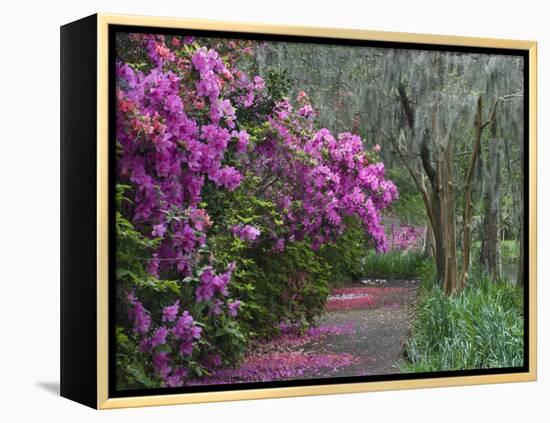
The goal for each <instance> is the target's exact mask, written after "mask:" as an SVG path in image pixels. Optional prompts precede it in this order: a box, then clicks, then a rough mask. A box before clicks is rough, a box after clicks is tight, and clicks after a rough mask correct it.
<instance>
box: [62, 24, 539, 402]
mask: <svg viewBox="0 0 550 423" xmlns="http://www.w3.org/2000/svg"><path fill="white" fill-rule="evenodd" d="M69 25H72V24H69ZM95 25H96V35H97V51H96V52H95V54H96V64H97V69H96V77H97V80H96V86H97V90H96V119H95V125H96V137H97V142H96V147H95V148H96V151H95V154H96V157H97V160H96V174H95V183H96V185H97V189H96V192H95V195H96V197H95V202H96V206H97V209H96V212H95V219H96V220H95V228H96V244H95V245H96V249H95V259H96V260H95V272H96V274H95V277H96V285H95V295H96V299H97V301H96V303H95V305H96V310H95V313H94V316H93V317H94V318H95V319H96V333H95V335H96V342H95V344H96V348H97V351H96V354H95V359H96V362H95V363H94V364H95V370H96V381H97V384H96V388H97V389H96V396H95V404H93V401H92V400H89V401H82V400H80V402H85V403H88V405H91V406H94V405H95V408H98V409H113V408H122V407H141V406H153V405H170V404H188V403H204V402H215V401H234V400H248V399H263V398H280V397H293V396H308V395H325V394H345V393H354V392H371V391H386V390H400V389H418V388H434V387H446V386H463V385H477V384H493V383H505V382H527V381H535V380H536V378H537V367H536V363H537V326H536V325H537V319H536V314H537V311H536V310H537V295H536V289H537V284H536V278H537V150H536V149H537V43H536V42H534V41H517V40H504V39H490V38H476V37H459V36H448V35H429V34H411V33H401V32H382V31H368V30H361V29H336V28H316V27H306V26H288V25H265V24H253V23H238V22H225V21H211V20H198V19H179V18H163V17H145V16H129V15H128V16H126V15H115V14H97V15H95ZM111 25H117V26H140V27H151V28H177V29H191V30H215V31H227V32H238V33H250V34H269V35H282V36H301V37H312V38H315V37H325V38H334V39H348V40H368V41H382V42H384V41H386V42H401V43H409V44H430V45H438V46H462V47H482V48H493V49H517V50H522V51H525V52H527V53H528V62H529V75H528V80H529V86H528V94H529V113H528V116H529V121H528V122H526V126H528V130H529V157H528V169H529V191H528V199H529V205H528V206H529V207H528V210H529V215H528V221H529V235H528V239H529V246H528V248H529V266H528V274H529V280H528V292H529V303H528V304H527V305H526V307H528V310H529V321H528V323H529V327H528V329H529V330H528V335H529V338H528V353H529V356H528V363H529V369H528V371H526V372H519V373H505V374H486V375H475V376H451V377H436V378H435V377H434V378H423V379H407V380H392V381H373V382H361V383H344V384H327V385H315V386H292V387H278V388H261V389H246V390H228V391H216V392H200V393H184V394H166V395H164V394H160V395H147V396H131V397H110V396H109V389H108V387H109V363H108V357H109V297H108V295H109V289H108V288H109V260H108V253H109V251H108V250H109V213H108V205H109V170H108V169H109V164H108V160H109V148H108V140H109V116H110V114H109V87H108V85H109V49H110V45H109V26H111ZM526 218H527V217H526ZM62 307H63V306H62ZM62 312H63V308H62ZM67 354H69V353H66V354H65V356H67ZM67 372H68V370H67ZM62 384H63V382H62ZM79 389H80V388H79ZM82 389H84V388H82ZM69 391H70V390H69V388H67V390H66V393H65V394H64V395H65V396H67V397H69V398H71V396H72V395H71V393H70V392H69ZM62 394H63V387H62ZM73 399H74V398H73ZM76 400H77V401H78V400H79V399H78V398H76Z"/></svg>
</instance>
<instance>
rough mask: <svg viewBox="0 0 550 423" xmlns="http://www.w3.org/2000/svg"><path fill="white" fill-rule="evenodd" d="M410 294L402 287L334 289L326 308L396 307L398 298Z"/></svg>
mask: <svg viewBox="0 0 550 423" xmlns="http://www.w3.org/2000/svg"><path fill="white" fill-rule="evenodd" d="M406 292H409V288H400V287H357V288H338V289H334V290H333V291H332V293H331V295H330V297H329V299H328V302H327V304H326V306H325V309H326V310H327V311H336V310H352V309H357V308H374V307H389V308H392V307H395V306H396V305H397V302H396V297H398V296H399V295H401V294H404V293H406Z"/></svg>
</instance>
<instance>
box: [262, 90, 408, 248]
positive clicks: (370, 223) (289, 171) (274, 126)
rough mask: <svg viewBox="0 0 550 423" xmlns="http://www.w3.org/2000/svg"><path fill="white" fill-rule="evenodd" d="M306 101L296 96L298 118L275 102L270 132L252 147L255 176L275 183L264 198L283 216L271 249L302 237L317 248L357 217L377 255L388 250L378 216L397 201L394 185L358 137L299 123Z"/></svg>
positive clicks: (285, 105) (306, 108) (307, 109)
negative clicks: (346, 219) (281, 230)
mask: <svg viewBox="0 0 550 423" xmlns="http://www.w3.org/2000/svg"><path fill="white" fill-rule="evenodd" d="M307 101H308V100H307V96H306V95H305V93H300V94H299V97H298V103H299V104H300V105H301V108H300V109H299V110H298V112H297V113H296V112H294V108H293V107H292V105H291V104H290V103H289V102H288V101H286V100H285V101H281V102H279V103H277V104H276V105H275V108H274V110H273V113H272V115H271V117H270V118H269V123H270V128H271V130H270V133H269V134H268V136H267V137H266V140H265V141H264V142H263V143H261V144H259V145H258V146H257V148H256V153H257V155H258V156H259V157H260V159H259V160H257V161H256V162H255V166H256V169H255V171H256V173H258V174H259V175H261V176H262V178H263V179H268V180H269V178H270V177H271V178H273V179H274V182H275V183H273V184H272V185H270V187H269V189H267V190H266V192H265V195H266V196H267V197H269V198H270V199H272V200H273V201H275V202H276V203H277V204H278V205H279V208H280V209H281V210H283V211H284V213H283V217H284V220H285V223H286V225H285V228H286V229H287V233H286V236H285V237H282V236H280V235H281V234H279V233H274V234H273V235H272V238H274V239H276V240H277V241H276V245H275V246H274V250H276V251H281V250H282V249H283V248H284V244H285V238H286V241H294V240H301V239H304V238H306V237H308V238H309V239H311V240H312V244H313V247H314V248H319V247H320V246H321V245H322V244H324V243H326V242H330V241H332V240H334V239H335V238H337V237H338V236H339V235H340V234H341V233H342V232H343V231H344V229H345V226H344V217H346V216H356V217H358V218H359V219H360V220H361V221H362V222H363V225H364V227H365V229H366V231H367V232H368V233H369V234H370V235H371V237H372V238H373V240H374V241H375V243H376V245H377V248H378V250H379V251H387V249H388V241H387V237H386V234H385V231H384V227H383V225H382V218H381V211H382V209H384V208H385V207H386V206H387V205H388V204H390V203H391V202H393V201H394V200H395V199H396V198H397V197H398V193H397V189H396V187H395V185H394V184H393V182H391V181H389V180H386V179H385V178H384V165H383V164H382V163H377V162H374V161H373V160H372V158H371V157H370V156H369V153H367V152H366V151H365V150H364V149H363V142H362V140H361V138H360V137H359V136H357V135H354V134H351V133H349V132H344V133H341V134H339V135H338V137H334V136H333V135H332V134H331V133H330V131H329V130H328V129H321V130H318V131H315V130H313V127H312V124H311V122H310V121H309V120H308V121H306V122H304V119H303V117H307V116H310V114H311V113H313V111H312V110H313V109H312V108H311V105H310V104H309V103H308V102H307ZM310 108H311V111H310ZM275 175H276V176H275Z"/></svg>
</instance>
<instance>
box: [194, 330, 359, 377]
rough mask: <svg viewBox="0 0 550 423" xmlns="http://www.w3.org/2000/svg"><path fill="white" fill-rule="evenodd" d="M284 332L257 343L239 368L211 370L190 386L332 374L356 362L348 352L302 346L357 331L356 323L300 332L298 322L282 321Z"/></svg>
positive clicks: (214, 368)
mask: <svg viewBox="0 0 550 423" xmlns="http://www.w3.org/2000/svg"><path fill="white" fill-rule="evenodd" d="M280 328H281V334H280V335H279V336H277V337H276V338H274V339H272V340H270V341H263V342H258V343H256V345H254V346H253V347H252V348H251V352H250V353H249V354H248V355H247V356H246V358H245V359H244V361H243V363H242V364H241V365H239V366H238V367H237V368H234V369H231V368H216V367H213V368H212V369H211V374H210V376H207V377H204V378H201V379H200V380H195V381H190V382H189V383H188V384H189V385H203V384H206V385H209V384H226V383H239V382H263V381H271V380H284V379H287V380H288V379H299V378H303V377H306V376H307V377H315V376H322V375H330V373H335V372H337V371H339V370H340V369H341V368H343V367H348V366H351V365H353V364H356V362H357V360H356V358H355V357H354V356H353V355H352V354H348V353H315V352H311V351H303V349H302V347H304V346H305V345H306V344H310V343H313V342H320V341H322V340H323V339H325V338H326V337H327V336H343V335H352V334H354V333H355V322H345V323H343V324H341V325H320V326H316V327H310V328H308V329H306V330H305V332H303V333H302V332H301V330H300V328H299V327H298V326H297V325H291V324H286V323H282V324H281V325H280Z"/></svg>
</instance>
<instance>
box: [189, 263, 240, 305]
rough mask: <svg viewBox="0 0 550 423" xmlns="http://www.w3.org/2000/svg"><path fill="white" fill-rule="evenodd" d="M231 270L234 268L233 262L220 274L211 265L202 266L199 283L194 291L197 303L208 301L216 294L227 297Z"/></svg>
mask: <svg viewBox="0 0 550 423" xmlns="http://www.w3.org/2000/svg"><path fill="white" fill-rule="evenodd" d="M233 270H235V263H231V264H229V266H228V267H227V269H226V271H225V272H224V273H221V274H216V273H215V271H214V269H213V268H212V267H209V266H208V267H205V268H203V269H202V273H201V275H200V285H199V287H198V288H197V291H196V301H197V303H201V302H203V301H210V300H211V299H212V298H214V296H215V295H216V294H218V295H220V296H223V297H227V296H228V295H229V291H228V289H227V285H228V284H229V281H230V279H231V274H232V273H233Z"/></svg>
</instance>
